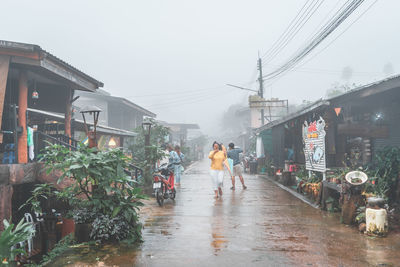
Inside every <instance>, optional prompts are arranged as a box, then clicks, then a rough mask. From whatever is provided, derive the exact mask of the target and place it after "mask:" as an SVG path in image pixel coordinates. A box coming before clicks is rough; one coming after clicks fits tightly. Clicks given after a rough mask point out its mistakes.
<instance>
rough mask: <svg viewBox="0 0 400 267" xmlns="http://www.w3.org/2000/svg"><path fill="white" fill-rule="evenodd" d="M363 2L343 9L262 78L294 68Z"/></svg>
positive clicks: (358, 1)
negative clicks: (287, 59) (309, 40)
mask: <svg viewBox="0 0 400 267" xmlns="http://www.w3.org/2000/svg"><path fill="white" fill-rule="evenodd" d="M363 2H364V0H354V1H352V2H351V3H350V4H349V5H348V6H346V7H345V9H344V10H343V11H342V12H340V13H339V15H337V16H336V17H335V18H334V19H333V20H332V21H331V22H330V23H329V24H328V25H326V26H324V27H323V28H322V29H321V31H320V34H318V36H316V37H315V38H313V40H312V41H311V42H310V43H309V44H308V45H306V46H305V47H304V48H303V49H302V50H300V52H298V53H296V54H295V55H294V56H293V57H292V58H291V59H290V60H289V61H287V62H286V63H284V64H283V65H282V66H281V67H279V68H278V69H276V70H275V71H272V72H270V73H268V74H267V75H265V76H264V78H267V79H273V78H275V77H277V76H278V75H282V74H283V73H285V72H287V71H288V70H290V69H291V68H293V67H295V65H296V64H297V63H299V62H300V61H301V60H302V59H303V58H304V57H305V56H307V55H308V54H309V53H310V52H311V51H312V50H313V49H314V48H316V47H317V46H318V45H319V44H320V43H321V42H322V41H323V40H324V39H325V38H327V37H328V36H329V35H330V34H331V33H332V32H333V31H334V30H335V29H336V28H337V27H338V26H339V25H340V24H341V23H343V21H344V20H346V18H347V17H349V16H350V15H351V14H352V13H353V12H354V11H355V10H356V9H357V8H358V7H359V6H360V5H361V4H362V3H363Z"/></svg>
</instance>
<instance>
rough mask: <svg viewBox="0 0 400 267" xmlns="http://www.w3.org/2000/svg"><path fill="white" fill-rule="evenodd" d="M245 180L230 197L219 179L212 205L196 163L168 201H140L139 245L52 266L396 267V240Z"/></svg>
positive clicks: (204, 170)
mask: <svg viewBox="0 0 400 267" xmlns="http://www.w3.org/2000/svg"><path fill="white" fill-rule="evenodd" d="M245 179H246V184H247V186H248V189H247V190H242V189H241V187H240V183H239V184H238V186H237V189H236V191H231V190H229V188H230V186H231V184H230V179H228V176H226V177H225V179H224V183H225V184H224V195H223V197H222V199H220V200H215V199H214V198H213V194H214V193H213V191H212V188H211V181H210V178H209V175H208V161H204V162H200V163H196V164H195V165H193V166H192V167H190V168H189V169H188V170H187V171H186V173H185V175H184V176H183V178H182V186H181V187H180V188H179V189H178V193H177V198H176V200H175V202H172V201H171V200H168V201H166V202H165V204H164V207H158V205H157V204H156V201H155V200H154V201H153V200H152V201H150V202H148V203H149V205H147V206H146V207H145V209H144V213H145V215H144V225H145V228H144V231H143V237H144V243H142V244H141V245H140V246H139V247H137V248H124V247H111V246H108V247H106V248H103V249H102V250H101V251H98V252H93V251H92V252H91V253H88V254H87V255H86V256H82V255H81V256H77V255H75V256H73V255H67V256H66V257H63V259H60V261H59V265H65V266H88V264H91V265H92V266H400V235H399V234H395V233H391V234H390V235H389V237H387V238H382V239H379V238H369V237H366V236H364V235H362V234H359V233H358V231H357V230H356V229H355V228H352V227H348V226H345V225H342V224H340V223H339V217H338V214H330V213H327V212H323V211H319V210H317V209H314V208H312V207H310V206H308V205H307V204H305V203H303V202H302V201H300V200H298V199H296V198H295V197H293V196H292V195H291V194H289V193H287V192H286V191H284V190H282V189H280V188H279V187H277V186H276V185H274V184H273V183H271V182H269V181H268V180H265V179H263V178H260V177H256V176H250V175H247V176H245ZM96 258H97V259H96ZM68 261H69V264H67V262H68ZM59 265H57V266H59Z"/></svg>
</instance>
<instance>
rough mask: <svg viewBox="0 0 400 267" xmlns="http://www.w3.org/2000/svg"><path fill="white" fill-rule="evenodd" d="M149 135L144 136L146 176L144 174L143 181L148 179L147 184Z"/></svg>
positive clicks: (148, 176)
mask: <svg viewBox="0 0 400 267" xmlns="http://www.w3.org/2000/svg"><path fill="white" fill-rule="evenodd" d="M149 147H150V134H148V133H146V134H145V135H144V154H145V157H146V174H145V179H148V182H149V183H150V181H151V180H150V153H149V152H150V151H149Z"/></svg>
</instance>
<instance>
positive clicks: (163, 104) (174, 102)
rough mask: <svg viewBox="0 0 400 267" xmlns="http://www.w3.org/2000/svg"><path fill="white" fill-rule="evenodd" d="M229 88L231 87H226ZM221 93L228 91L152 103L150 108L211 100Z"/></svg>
mask: <svg viewBox="0 0 400 267" xmlns="http://www.w3.org/2000/svg"><path fill="white" fill-rule="evenodd" d="M226 89H229V90H230V88H226ZM221 94H226V92H220V93H218V94H215V93H214V94H211V95H207V96H203V97H199V98H196V99H187V100H184V101H182V100H181V101H169V102H163V103H159V104H154V105H150V106H149V108H152V109H157V108H166V107H168V108H170V107H175V106H182V105H188V104H194V103H198V102H202V101H205V100H209V99H213V98H215V97H217V96H220V95H221Z"/></svg>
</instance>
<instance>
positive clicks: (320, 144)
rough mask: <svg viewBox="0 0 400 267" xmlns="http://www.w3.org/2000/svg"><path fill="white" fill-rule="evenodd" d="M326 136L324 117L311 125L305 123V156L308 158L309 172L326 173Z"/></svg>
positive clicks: (307, 166) (307, 167)
mask: <svg viewBox="0 0 400 267" xmlns="http://www.w3.org/2000/svg"><path fill="white" fill-rule="evenodd" d="M325 136H326V132H325V121H324V119H322V117H319V119H318V120H316V121H313V122H310V123H308V122H307V121H305V122H304V125H303V144H304V156H305V157H306V169H307V170H309V171H317V172H325V171H326V158H325Z"/></svg>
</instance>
